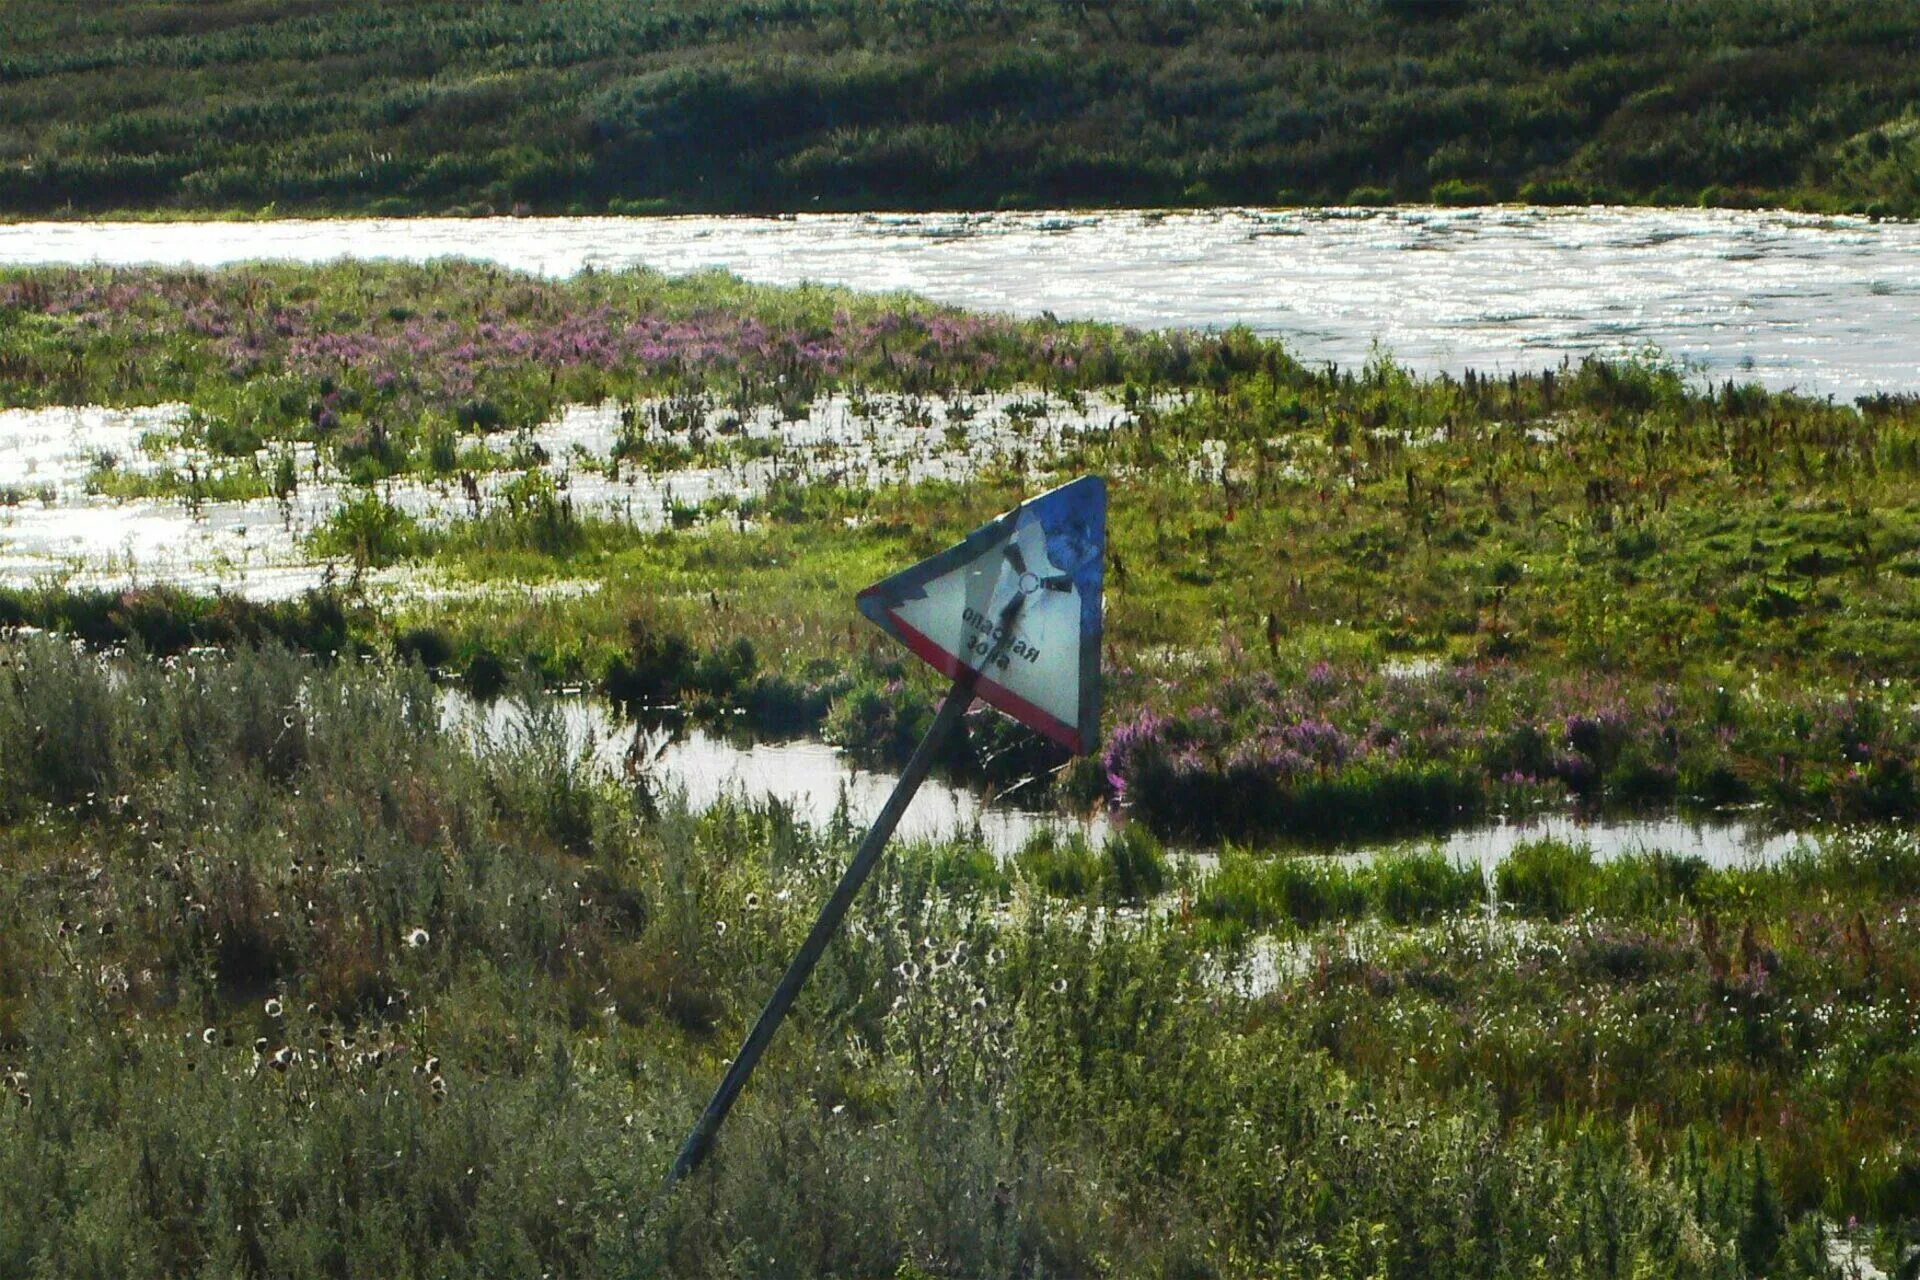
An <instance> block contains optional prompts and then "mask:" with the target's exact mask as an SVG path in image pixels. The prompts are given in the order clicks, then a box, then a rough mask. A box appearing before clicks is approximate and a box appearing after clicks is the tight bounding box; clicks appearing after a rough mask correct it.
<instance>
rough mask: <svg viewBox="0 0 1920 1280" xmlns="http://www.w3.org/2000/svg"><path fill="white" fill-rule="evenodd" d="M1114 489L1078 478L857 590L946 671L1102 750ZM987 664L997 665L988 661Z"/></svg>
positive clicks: (1032, 722)
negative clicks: (1105, 592) (1105, 589)
mask: <svg viewBox="0 0 1920 1280" xmlns="http://www.w3.org/2000/svg"><path fill="white" fill-rule="evenodd" d="M1106 554H1107V484H1106V481H1104V480H1102V479H1101V478H1100V477H1099V476H1083V477H1081V478H1080V479H1078V480H1075V481H1073V482H1072V483H1071V484H1066V485H1062V486H1061V487H1060V488H1058V489H1054V490H1051V491H1049V492H1047V493H1043V494H1041V495H1040V496H1039V497H1037V498H1033V499H1030V500H1028V501H1027V502H1024V503H1022V504H1020V505H1019V506H1018V507H1015V508H1014V509H1013V510H1012V511H1009V512H1007V513H1006V514H1005V515H1003V516H1001V517H1000V518H999V519H997V520H994V521H992V522H991V523H989V524H986V525H983V526H982V527H981V528H979V529H977V530H975V531H974V532H973V533H972V534H970V535H968V537H967V539H966V540H965V541H964V542H961V543H960V544H959V545H957V546H953V547H949V548H948V549H947V550H945V551H942V552H941V553H940V554H939V555H937V556H934V557H933V558H932V559H930V560H923V561H921V562H920V563H919V564H917V565H914V566H913V567H912V568H911V569H905V570H902V571H901V572H899V573H896V574H894V575H893V576H892V577H891V578H888V579H886V580H885V581H884V582H879V583H876V584H875V585H873V586H871V587H868V588H867V589H866V590H865V591H862V592H861V593H860V598H859V603H860V611H861V612H862V613H864V614H866V615H867V617H869V618H871V619H873V621H874V622H876V623H878V624H879V625H880V626H882V627H884V628H885V629H886V630H887V631H888V632H890V633H891V634H892V635H894V636H895V637H896V638H898V639H899V640H900V641H901V642H902V643H903V644H905V645H906V646H907V647H908V648H909V649H912V650H913V651H914V652H915V653H916V654H918V655H919V656H920V657H921V658H922V659H924V660H925V661H927V662H928V663H931V664H932V665H933V667H934V668H935V669H936V670H938V671H939V672H940V673H941V674H943V675H946V676H948V677H951V678H953V679H960V678H961V677H962V676H964V675H971V674H973V673H975V672H978V676H977V680H976V683H975V686H974V692H975V693H976V694H977V695H978V696H979V697H980V698H982V699H983V700H985V701H986V702H987V703H989V704H991V705H992V706H995V707H998V708H999V709H1000V710H1002V711H1004V712H1006V713H1007V714H1008V715H1010V716H1012V717H1013V718H1014V719H1016V720H1018V721H1020V722H1021V723H1022V724H1025V725H1028V726H1030V727H1032V728H1034V729H1037V730H1039V731H1040V732H1041V733H1044V734H1046V735H1047V736H1048V737H1050V738H1052V739H1053V740H1054V741H1056V742H1058V743H1060V744H1061V745H1063V746H1065V747H1066V748H1067V749H1068V750H1070V751H1073V752H1076V753H1086V752H1089V751H1092V750H1093V749H1094V748H1095V747H1096V746H1098V745H1099V742H1100V632H1101V618H1100V593H1101V588H1102V585H1103V583H1104V580H1105V576H1106ZM989 660H991V662H989Z"/></svg>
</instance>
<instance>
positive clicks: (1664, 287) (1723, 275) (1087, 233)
mask: <svg viewBox="0 0 1920 1280" xmlns="http://www.w3.org/2000/svg"><path fill="white" fill-rule="evenodd" d="M345 256H352V257H360V258H404V259H414V260H424V259H429V258H436V257H446V256H459V257H467V258H477V259H483V260H486V261H491V262H498V263H500V264H502V265H505V266H510V267H514V268H518V269H521V270H527V271H534V272H541V273H546V274H551V275H568V274H572V273H575V272H578V271H580V270H582V269H584V268H587V267H595V268H610V267H626V266H635V265H641V266H648V267H654V268H657V269H659V270H662V271H667V272H672V273H681V272H688V271H694V270H699V269H703V268H723V269H725V270H728V271H732V272H735V273H737V274H739V275H741V276H743V277H745V278H747V279H749V280H755V281H762V282H767V283H772V284H794V283H798V282H800V281H805V280H811V281H820V282H826V283H833V284H844V285H849V286H852V287H854V288H859V289H870V290H893V289H910V290H913V291H914V292H916V293H921V294H924V295H926V296H928V297H931V298H935V299H938V300H940V301H943V302H951V303H956V304H959V305H962V306H967V307H974V308H985V309H990V310H998V311H1010V312H1016V313H1020V314H1025V315H1039V314H1041V313H1043V312H1051V313H1053V314H1054V315H1057V316H1060V317H1062V318H1076V319H1096V320H1109V321H1115V322H1119V323H1122V324H1129V325H1136V326H1141V327H1150V328H1164V327H1182V328H1221V327H1225V326H1229V325H1247V326H1249V327H1251V328H1252V329H1254V330H1255V331H1257V332H1260V333H1263V334H1272V335H1277V336H1280V337H1283V338H1285V339H1287V340H1288V341H1289V342H1290V343H1291V344H1292V346H1293V348H1294V349H1295V351H1296V352H1297V353H1298V354H1299V355H1300V356H1301V357H1303V358H1305V359H1308V360H1312V361H1335V362H1338V363H1339V364H1341V365H1346V366H1352V365H1358V364H1360V363H1361V362H1363V361H1365V360H1366V359H1367V358H1368V356H1369V354H1370V353H1371V352H1372V351H1373V349H1374V347H1375V345H1376V344H1378V345H1379V347H1380V348H1381V349H1383V350H1385V351H1387V352H1390V353H1391V354H1392V355H1393V356H1394V358H1395V359H1397V360H1399V361H1401V362H1402V363H1404V364H1406V365H1408V366H1409V367H1411V368H1414V369H1416V370H1420V371H1439V370H1453V371H1458V370H1461V369H1465V368H1469V367H1470V368H1474V369H1478V370H1481V371H1493V372H1507V371H1512V370H1526V369H1537V368H1541V367H1545V366H1549V365H1553V364H1557V363H1558V362H1559V361H1561V360H1562V359H1566V358H1572V359H1576V360H1577V359H1579V358H1580V357H1582V356H1585V355H1588V354H1603V355H1623V354H1624V355H1631V354H1635V353H1638V352H1642V351H1645V350H1648V349H1657V350H1658V351H1660V352H1662V353H1664V354H1665V355H1666V356H1667V357H1668V358H1671V359H1674V360H1677V361H1682V362H1684V363H1686V364H1688V365H1689V366H1692V367H1694V368H1695V369H1696V371H1697V372H1698V374H1699V375H1701V376H1703V377H1710V378H1713V379H1716V380H1718V379H1724V378H1730V377H1731V378H1736V379H1739V380H1741V381H1755V382H1759V383H1762V384H1764V385H1766V386H1768V387H1773V388H1776V389H1777V388H1786V387H1794V388H1798V389H1800V390H1801V391H1804V392H1808V393H1811V394H1814V395H1820V396H1825V395H1834V396H1838V397H1841V398H1843V399H1846V398H1852V397H1854V396H1857V395H1860V394H1863V393H1866V392H1871V391H1875V390H1915V389H1920V225H1917V224H1914V223H1897V222H1880V223H1876V222H1871V221H1868V220H1866V219H1863V218H1827V217H1814V216H1810V215H1802V214H1789V213H1779V212H1747V211H1737V210H1703V209H1616V208H1593V209H1544V208H1528V207H1519V206H1503V207H1496V208H1486V209H1434V208H1400V209H1380V210H1365V209H1313V210H1255V209H1243V210H1221V211H1211V212H1194V213H1158V212H1142V211H1116V212H1097V213H984V214H967V213H944V214H893V215H880V214H865V215H862V214H833V215H802V216H799V217H785V218H749V217H687V218H523V219H512V218H495V219H483V220H472V219H446V218H423V219H379V220H360V221H338V220H330V221H298V220H288V221H274V222H258V223H235V224H221V225H219V226H217V227H208V226H206V225H205V224H193V223H84V222H73V223H20V224H15V225H11V226H0V264H49V263H90V262H103V263H123V264H134V263H159V264H163V265H169V266H184V265H195V266H217V265H221V264H225V263H232V262H238V261H245V260H250V259H265V258H277V259H294V260H300V261H323V260H328V259H334V258H339V257H345Z"/></svg>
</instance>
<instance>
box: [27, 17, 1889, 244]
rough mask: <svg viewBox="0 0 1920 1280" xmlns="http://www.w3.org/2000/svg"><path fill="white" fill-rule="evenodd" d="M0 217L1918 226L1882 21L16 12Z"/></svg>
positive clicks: (1885, 23)
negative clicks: (1771, 211) (1304, 218)
mask: <svg viewBox="0 0 1920 1280" xmlns="http://www.w3.org/2000/svg"><path fill="white" fill-rule="evenodd" d="M7 25H8V39H7V43H6V47H5V49H4V51H0V213H3V214H7V215H12V216H40V215H47V214H56V213H59V214H85V213H96V212H101V211H119V212H131V211H148V210H164V211H197V212H225V213H232V212H240V211H246V212H252V211H256V210H260V209H262V208H271V209H273V210H276V211H279V212H291V211H296V210H298V211H328V212H338V211H365V212H385V213H418V212H445V211H467V212H484V211H489V210H491V211H497V212H507V211H509V210H513V209H516V208H524V209H527V210H532V211H564V210H581V211H590V210H613V211H620V212H657V211H668V210H718V211H726V210H762V211H765V210H808V209H847V208H853V209H858V208H880V207H969V208H990V207H996V206H998V207H1036V206H1049V205H1122V204H1127V205H1168V204H1173V205H1211V204H1222V203H1294V202H1299V203H1336V202H1344V201H1353V202H1357V203H1386V202H1391V201H1395V200H1435V201H1440V202H1449V203H1474V202H1483V201H1489V200H1502V199H1522V200H1529V201H1535V202H1542V203H1586V202H1589V201H1598V202H1643V201H1650V202H1657V203H1669V204H1670V203H1688V204H1691V203H1695V202H1702V203H1708V204H1749V203H1766V204H1790V205H1797V206H1802V207H1809V208H1817V209H1845V210H1855V211H1861V212H1875V213H1886V214H1901V215H1912V214H1915V213H1917V212H1920V115H1916V114H1915V112H1914V109H1913V106H1912V104H1913V103H1915V102H1916V101H1920V8H1916V7H1915V6H1914V5H1912V4H1911V3H1907V2H1906V0H1865V2H1863V3H1853V4H1846V5H1838V4H1832V3H1826V2H1825V0H1702V2H1699V3H1690V4H1686V5H1671V4H1668V3H1665V0H1603V2H1602V3H1586V2H1585V0H1377V2H1375V3H1353V4H1348V3H1339V4H1334V3H1323V2H1322V0H1236V2H1232V3H1206V4H1200V3H1194V2H1192V0H1091V2H1087V3H1079V4H1073V5H1066V4H1057V3H1054V2H1053V0H992V2H986V0H981V2H978V3H969V2H965V0H900V2H897V3H889V4H875V3H869V2H868V0H663V2H661V3H650V4H644V5H640V4H631V3H626V2H625V0H555V2H552V3H539V4H534V3H522V2H496V3H472V4H466V3H462V4H446V3H437V4H436V3H423V2H422V0H301V2H299V3H280V4H267V3H261V2H259V0H197V2H195V3H178V2H176V3H152V2H146V0H143V2H137V3H136V2H133V0H98V2H96V3H89V4H86V5H74V4H70V3H67V2H66V0H17V2H16V3H13V4H10V5H9V6H8V13H7Z"/></svg>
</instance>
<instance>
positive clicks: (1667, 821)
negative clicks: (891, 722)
mask: <svg viewBox="0 0 1920 1280" xmlns="http://www.w3.org/2000/svg"><path fill="white" fill-rule="evenodd" d="M554 709H555V710H556V711H557V712H558V723H559V724H560V725H561V726H562V731H563V732H564V733H565V734H566V739H567V746H568V749H569V750H571V751H573V752H575V753H585V754H588V755H591V757H592V758H593V759H594V760H595V761H596V762H597V763H598V765H599V766H600V767H601V768H604V769H606V770H609V771H625V770H626V769H627V768H628V764H629V761H630V760H637V761H638V762H639V764H640V767H641V770H642V772H643V775H644V776H645V777H646V779H647V780H648V783H649V784H650V785H652V786H653V787H655V788H656V789H658V790H659V791H661V792H662V793H665V792H680V793H683V794H684V795H685V796H686V799H687V803H688V805H689V806H690V807H692V808H693V809H694V810H696V811H698V810H702V809H705V808H708V807H710V806H711V805H713V804H714V803H716V802H717V801H719V800H720V799H722V798H724V797H735V798H740V799H745V800H748V801H764V800H777V801H779V802H780V803H781V804H783V805H785V806H787V807H788V808H789V809H791V810H792V811H793V813H794V816H795V817H797V818H799V819H800V820H802V821H804V822H807V823H811V824H814V825H825V824H826V823H829V822H831V821H832V820H833V818H834V816H835V813H836V811H837V809H838V808H839V806H840V804H841V803H842V800H843V799H844V801H845V804H846V810H847V817H848V818H849V820H850V821H851V822H852V823H853V824H854V825H855V826H856V827H859V828H864V827H865V826H866V825H867V824H868V823H869V822H871V821H872V819H873V817H874V816H875V815H876V814H878V813H879V812H880V807H881V806H882V805H883V804H885V803H886V799H887V796H888V794H889V793H890V792H891V791H892V790H893V785H894V782H895V781H896V778H897V775H895V774H893V773H890V772H887V771H884V770H872V769H866V768H863V767H861V766H859V765H857V764H855V763H854V762H853V761H852V760H850V759H849V758H848V757H847V756H846V754H845V753H843V752H842V751H840V750H839V749H838V748H836V747H833V746H830V745H828V744H827V743H824V742H820V741H817V740H814V739H805V738H801V739H794V740H790V741H786V742H760V741H755V740H753V739H752V738H751V737H750V736H747V735H729V734H724V733H718V732H715V731H713V730H711V729H707V728H701V727H692V728H688V729H685V730H681V731H678V732H675V731H671V730H664V729H644V728H641V727H639V726H637V725H635V724H634V722H633V721H632V720H630V719H627V718H626V717H624V716H622V715H620V714H619V713H618V712H617V711H616V710H614V708H613V707H612V706H611V705H609V704H608V703H606V702H605V701H603V700H601V699H597V698H586V697H579V698H563V699H560V700H558V701H557V702H556V703H555V705H554ZM443 714H444V717H445V723H447V724H448V725H449V726H451V727H455V728H457V729H459V730H460V731H463V732H467V733H469V734H471V735H473V737H474V740H475V741H476V742H479V743H482V744H487V743H492V744H501V743H506V742H509V741H510V740H512V738H513V736H514V735H515V734H517V733H522V732H525V730H526V724H527V722H526V717H525V710H524V708H523V707H522V706H521V705H520V704H519V703H517V702H515V701H514V700H513V699H510V698H502V699H498V700H496V701H494V702H491V703H476V702H474V701H473V700H472V699H470V698H467V697H466V696H465V695H463V694H459V693H449V694H448V695H447V697H446V703H445V711H444V713H443ZM636 739H638V740H639V742H640V746H639V749H638V751H635V742H636ZM1114 821H1115V820H1114V819H1113V818H1112V817H1110V816H1108V815H1105V814H1096V815H1092V816H1089V817H1073V816H1069V815H1066V814H1062V813H1059V812H1056V811H1052V810H1032V809H1025V808H1020V807H1018V806H1016V805H1013V804H1010V803H1008V802H1006V801H1005V800H996V799H995V798H994V797H992V796H990V795H988V794H985V793H983V792H980V791H976V790H973V789H970V788H968V787H965V786H960V785H956V784H954V783H953V782H951V781H947V780H943V779H940V778H937V777H936V778H929V779H928V780H927V781H926V782H925V783H924V784H923V785H922V786H921V788H920V791H919V793H918V794H917V795H916V796H915V797H914V801H913V803H912V805H910V806H909V807H908V809H907V813H906V816H905V817H904V818H903V819H902V820H901V823H900V827H899V838H901V839H906V840H935V839H944V838H947V837H951V836H955V835H960V836H970V835H972V834H973V833H974V832H975V831H976V830H977V832H978V834H979V838H980V839H981V840H982V841H983V842H984V843H985V845H986V847H987V848H989V849H990V850H992V851H993V852H994V853H995V854H996V855H998V856H1000V857H1011V856H1012V855H1013V854H1015V853H1017V852H1018V851H1019V850H1020V848H1021V846H1022V845H1024V844H1025V843H1026V842H1027V841H1028V840H1029V839H1030V838H1032V837H1033V835H1034V834H1035V833H1037V832H1040V831H1043V830H1046V831H1051V832H1053V833H1055V834H1057V835H1059V834H1069V833H1079V834H1080V835H1083V836H1085V837H1086V838H1087V840H1088V841H1089V842H1091V843H1093V844H1094V845H1096V846H1098V845H1099V844H1101V843H1103V842H1104V841H1105V840H1106V838H1107V836H1108V835H1109V834H1110V833H1111V831H1112V829H1113V824H1114ZM1545 839H1553V840H1561V841H1565V842H1566V843H1568V844H1572V845H1576V846H1578V845H1585V846H1587V847H1589V848H1591V849H1592V850H1593V852H1594V856H1595V857H1596V858H1599V859H1602V860H1606V859H1611V858H1619V857H1625V856H1630V855H1633V854H1641V853H1651V852H1654V851H1656V850H1657V851H1662V852H1667V853H1677V854H1688V855H1692V856H1694V857H1698V858H1701V859H1704V860H1705V861H1706V862H1708V863H1710V864H1711V865H1713V866H1716V867H1730V866H1750V865H1755V864H1758V863H1766V862H1776V861H1779V860H1780V859H1782V858H1784V857H1786V856H1788V855H1789V854H1791V853H1793V852H1794V851H1795V850H1796V849H1799V848H1801V847H1802V846H1803V845H1804V844H1806V843H1807V842H1808V840H1809V837H1806V836H1803V835H1797V834H1791V833H1786V834H1781V833H1774V832H1769V831H1767V830H1765V829H1763V828H1761V827H1758V826H1754V825H1750V824H1746V823H1740V822H1693V821H1688V820H1685V819H1681V818H1675V817H1657V818H1631V819H1614V820H1593V821H1587V820H1582V819H1579V818H1575V817H1571V816H1567V815H1559V814H1545V815H1536V816H1531V817H1528V818H1525V819H1522V820H1516V821H1500V822H1496V823H1492V824H1487V825H1481V826H1475V827H1469V828H1465V829H1463V830H1460V831H1456V832H1454V833H1452V834H1451V835H1449V836H1446V837H1445V838H1443V839H1438V840H1430V841H1425V842H1412V843H1409V844H1401V845H1394V846H1389V847H1388V848H1391V849H1395V850H1398V849H1416V850H1417V849H1437V850H1438V851H1439V852H1441V853H1443V854H1445V855H1447V856H1448V857H1450V858H1452V859H1454V860H1455V861H1457V862H1461V863H1464V864H1467V865H1475V864H1478V865H1480V866H1483V867H1492V866H1494V865H1495V864H1497V863H1498V862H1500V861H1501V860H1502V859H1504V858H1506V857H1507V856H1508V855H1509V854H1510V853H1512V852H1513V850H1514V849H1515V848H1516V847H1517V846H1519V845H1521V844H1525V843H1528V842H1531V841H1537V840H1545ZM1385 851H1387V849H1383V848H1362V849H1350V850H1346V851H1344V852H1340V853H1336V854H1333V855H1331V856H1335V857H1341V858H1346V859H1351V860H1355V861H1359V860H1365V859H1368V858H1372V857H1376V856H1378V855H1379V854H1380V853H1382V852H1385ZM1173 852H1174V853H1175V854H1176V856H1178V857H1181V858H1183V859H1185V860H1186V861H1188V862H1191V863H1193V864H1194V865H1195V866H1196V867H1197V868H1199V869H1202V870H1204V869H1207V868H1210V867H1211V866H1212V865H1213V864H1214V863H1215V861H1216V855H1215V853H1214V852H1213V851H1211V850H1205V849H1175V850H1173ZM1308 852H1313V853H1315V854H1316V855H1318V856H1328V855H1327V851H1326V850H1325V849H1315V850H1310V851H1308Z"/></svg>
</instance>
